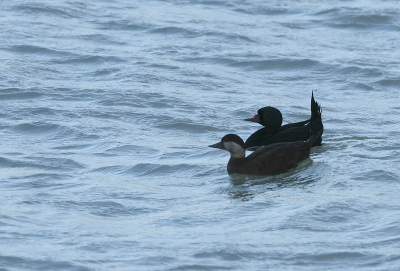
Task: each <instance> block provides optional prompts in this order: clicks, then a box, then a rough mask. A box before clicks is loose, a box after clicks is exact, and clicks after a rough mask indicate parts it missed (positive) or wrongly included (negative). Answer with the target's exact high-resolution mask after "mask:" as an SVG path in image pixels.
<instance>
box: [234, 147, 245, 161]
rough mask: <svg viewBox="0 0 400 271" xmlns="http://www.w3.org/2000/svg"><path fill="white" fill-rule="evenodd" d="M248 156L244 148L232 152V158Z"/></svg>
mask: <svg viewBox="0 0 400 271" xmlns="http://www.w3.org/2000/svg"><path fill="white" fill-rule="evenodd" d="M245 156H246V151H245V150H244V149H240V150H235V152H231V159H244V157H245Z"/></svg>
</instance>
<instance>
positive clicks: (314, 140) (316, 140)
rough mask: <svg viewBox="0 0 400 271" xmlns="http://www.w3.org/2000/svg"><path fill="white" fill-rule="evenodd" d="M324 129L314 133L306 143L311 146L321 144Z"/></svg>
mask: <svg viewBox="0 0 400 271" xmlns="http://www.w3.org/2000/svg"><path fill="white" fill-rule="evenodd" d="M322 132H323V131H322V130H320V131H318V132H317V133H315V134H313V135H312V136H311V137H310V138H309V139H307V141H306V144H307V145H309V146H310V148H311V147H312V146H318V145H320V144H321V135H322Z"/></svg>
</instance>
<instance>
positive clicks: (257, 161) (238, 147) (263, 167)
mask: <svg viewBox="0 0 400 271" xmlns="http://www.w3.org/2000/svg"><path fill="white" fill-rule="evenodd" d="M321 133H322V131H320V132H318V133H316V134H314V135H313V136H311V137H310V138H309V139H308V140H307V141H297V142H284V143H276V144H271V145H268V146H265V147H260V148H258V149H257V150H256V151H254V152H253V153H251V154H250V155H248V156H247V157H246V155H245V150H246V147H245V144H244V142H243V140H242V139H241V138H240V137H239V136H238V135H235V134H228V135H225V136H224V137H223V138H222V139H221V142H218V143H216V144H213V145H210V146H209V147H211V148H218V149H222V150H226V151H229V152H230V153H231V157H230V159H229V162H228V166H227V169H228V174H233V173H237V174H246V175H276V174H280V173H284V172H287V171H289V170H291V169H293V168H295V167H296V166H297V165H298V164H299V163H300V162H301V161H303V160H304V159H307V158H308V157H309V156H310V149H311V146H312V145H313V144H314V143H315V142H316V141H318V140H320V137H321Z"/></svg>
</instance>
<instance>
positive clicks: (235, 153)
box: [209, 134, 246, 158]
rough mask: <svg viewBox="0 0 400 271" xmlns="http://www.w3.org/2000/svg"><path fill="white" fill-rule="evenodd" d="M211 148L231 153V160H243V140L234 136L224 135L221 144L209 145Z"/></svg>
mask: <svg viewBox="0 0 400 271" xmlns="http://www.w3.org/2000/svg"><path fill="white" fill-rule="evenodd" d="M209 147H211V148H217V149H222V150H226V151H228V152H230V153H231V157H232V158H244V157H245V149H246V147H245V145H244V142H243V139H241V138H240V136H238V135H235V134H228V135H225V136H224V137H223V138H222V139H221V142H218V143H215V144H213V145H210V146H209Z"/></svg>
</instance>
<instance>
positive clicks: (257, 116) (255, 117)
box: [244, 114, 260, 122]
mask: <svg viewBox="0 0 400 271" xmlns="http://www.w3.org/2000/svg"><path fill="white" fill-rule="evenodd" d="M244 120H247V121H252V122H260V116H259V115H258V114H256V115H254V116H252V117H251V118H248V119H244Z"/></svg>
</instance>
